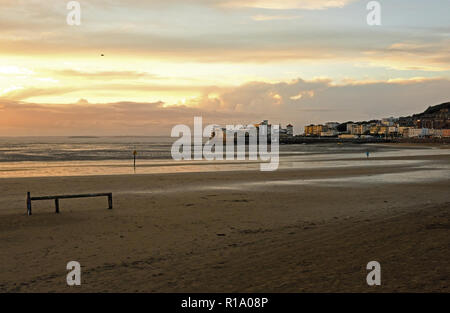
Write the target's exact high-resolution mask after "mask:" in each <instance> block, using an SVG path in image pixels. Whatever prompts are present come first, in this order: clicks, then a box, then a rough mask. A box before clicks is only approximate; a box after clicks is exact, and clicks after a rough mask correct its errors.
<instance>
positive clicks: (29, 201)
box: [27, 192, 31, 216]
mask: <svg viewBox="0 0 450 313" xmlns="http://www.w3.org/2000/svg"><path fill="white" fill-rule="evenodd" d="M27 214H28V216H30V215H31V196H30V192H27Z"/></svg>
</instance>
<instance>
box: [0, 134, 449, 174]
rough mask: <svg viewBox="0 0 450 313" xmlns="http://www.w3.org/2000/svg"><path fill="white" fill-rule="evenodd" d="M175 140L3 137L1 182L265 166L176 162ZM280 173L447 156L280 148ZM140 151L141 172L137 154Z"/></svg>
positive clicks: (338, 147) (363, 148)
mask: <svg viewBox="0 0 450 313" xmlns="http://www.w3.org/2000/svg"><path fill="white" fill-rule="evenodd" d="M177 139H178V138H171V137H150V136H149V137H94V136H92V137H62V136H61V137H0V178H11V177H14V178H20V177H49V176H52V177H53V176H88V175H124V174H152V173H175V172H204V171H236V170H239V171H240V170H258V169H259V168H260V166H259V165H260V164H259V163H260V162H261V161H250V160H248V159H246V160H243V161H242V160H241V161H237V160H223V161H206V160H202V161H175V160H173V159H172V156H171V147H172V144H173V143H174V141H175V140H177ZM279 150H280V153H279V155H280V166H279V168H280V169H289V168H327V167H352V166H369V165H370V166H380V165H384V166H389V165H392V166H395V165H396V164H402V165H405V164H407V163H408V162H414V161H405V160H403V161H395V160H391V161H389V162H387V161H379V162H377V161H375V160H374V161H372V162H370V164H368V163H367V161H366V160H365V159H364V158H365V157H366V152H367V151H369V152H370V154H371V156H378V157H379V156H386V157H388V156H405V155H427V154H436V153H437V154H446V153H449V150H448V149H447V150H442V149H398V148H393V147H381V146H379V145H361V144H337V143H327V144H310V145H280V149H279ZM134 151H136V152H137V155H136V167H134V155H133V152H134Z"/></svg>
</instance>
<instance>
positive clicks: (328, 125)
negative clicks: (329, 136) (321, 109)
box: [325, 122, 340, 130]
mask: <svg viewBox="0 0 450 313" xmlns="http://www.w3.org/2000/svg"><path fill="white" fill-rule="evenodd" d="M339 125H340V124H339V123H338V122H328V123H325V126H326V128H327V129H328V130H330V129H336V128H337V127H338V126H339Z"/></svg>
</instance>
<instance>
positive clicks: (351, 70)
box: [0, 0, 450, 136]
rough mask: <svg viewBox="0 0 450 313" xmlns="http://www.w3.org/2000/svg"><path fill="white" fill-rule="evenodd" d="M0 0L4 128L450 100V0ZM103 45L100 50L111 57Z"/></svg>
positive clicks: (390, 111)
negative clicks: (72, 1)
mask: <svg viewBox="0 0 450 313" xmlns="http://www.w3.org/2000/svg"><path fill="white" fill-rule="evenodd" d="M68 2H69V1H65V0H46V1H43V0H42V1H38V0H0V136H30V135H36V136H38V135H39V136H44V135H45V136H54V135H142V136H147V135H158V136H169V135H170V130H171V129H172V127H174V126H175V125H177V124H188V125H190V124H192V123H193V119H194V116H202V117H203V119H204V121H205V123H215V124H224V125H225V124H248V123H254V122H258V121H260V120H263V119H269V120H270V121H271V122H272V123H276V124H278V123H281V124H282V125H286V124H288V123H291V124H293V125H294V126H295V133H302V132H303V127H304V125H307V124H310V123H323V122H327V121H338V122H345V121H350V120H352V121H357V120H369V119H375V118H383V117H390V116H404V115H410V114H413V113H418V112H422V111H424V110H425V109H426V108H427V107H428V106H430V105H435V104H439V103H442V102H446V101H450V20H449V18H448V12H450V1H449V0H430V1H422V0H383V1H378V2H379V3H380V7H381V25H373V26H371V25H368V23H367V15H368V14H369V13H370V10H368V9H367V4H368V3H369V2H370V1H367V0H284V1H274V0H246V1H241V0H239V1H238V0H164V1H161V0H160V1H156V0H147V1H141V0H90V1H79V3H80V5H81V6H80V7H81V24H80V25H79V26H76V25H73V26H71V25H68V23H67V15H68V13H69V12H70V10H68V9H67V3H68ZM102 54H103V55H104V56H102Z"/></svg>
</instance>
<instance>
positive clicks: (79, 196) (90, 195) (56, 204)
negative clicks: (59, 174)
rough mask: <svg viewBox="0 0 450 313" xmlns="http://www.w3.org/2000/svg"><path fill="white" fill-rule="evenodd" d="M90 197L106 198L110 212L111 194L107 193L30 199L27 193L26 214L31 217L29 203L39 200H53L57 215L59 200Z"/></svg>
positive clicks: (111, 204)
mask: <svg viewBox="0 0 450 313" xmlns="http://www.w3.org/2000/svg"><path fill="white" fill-rule="evenodd" d="M92 197H108V206H109V207H108V209H110V210H112V208H113V202H112V192H109V193H88V194H81V195H59V196H45V197H31V195H30V193H29V192H27V213H28V215H31V201H39V200H55V212H56V213H59V200H60V199H75V198H92Z"/></svg>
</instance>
